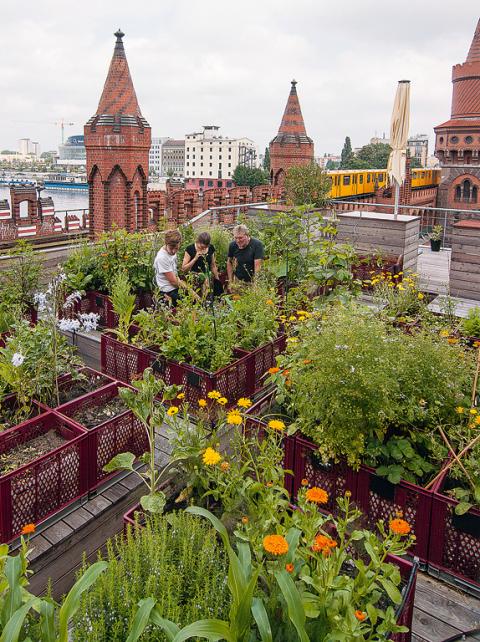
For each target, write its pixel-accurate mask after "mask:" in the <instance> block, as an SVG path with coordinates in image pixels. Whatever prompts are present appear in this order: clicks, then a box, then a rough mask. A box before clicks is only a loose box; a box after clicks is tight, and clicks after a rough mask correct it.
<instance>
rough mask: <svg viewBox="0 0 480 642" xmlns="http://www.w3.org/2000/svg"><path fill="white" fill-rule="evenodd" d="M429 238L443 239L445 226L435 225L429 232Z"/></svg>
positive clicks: (433, 239)
mask: <svg viewBox="0 0 480 642" xmlns="http://www.w3.org/2000/svg"><path fill="white" fill-rule="evenodd" d="M429 238H430V240H432V241H441V240H442V239H443V227H442V226H441V225H434V226H433V229H432V231H431V232H430V234H429Z"/></svg>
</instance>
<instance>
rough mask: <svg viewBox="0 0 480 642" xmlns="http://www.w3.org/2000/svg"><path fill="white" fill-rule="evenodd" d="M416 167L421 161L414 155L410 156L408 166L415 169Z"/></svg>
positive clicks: (419, 165)
mask: <svg viewBox="0 0 480 642" xmlns="http://www.w3.org/2000/svg"><path fill="white" fill-rule="evenodd" d="M418 167H422V163H421V162H420V160H419V159H418V158H417V157H416V156H412V158H410V168H411V169H416V168H418Z"/></svg>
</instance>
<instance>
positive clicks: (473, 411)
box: [470, 408, 478, 415]
mask: <svg viewBox="0 0 480 642" xmlns="http://www.w3.org/2000/svg"><path fill="white" fill-rule="evenodd" d="M477 412H478V411H477V409H476V408H470V414H471V415H476V414H477Z"/></svg>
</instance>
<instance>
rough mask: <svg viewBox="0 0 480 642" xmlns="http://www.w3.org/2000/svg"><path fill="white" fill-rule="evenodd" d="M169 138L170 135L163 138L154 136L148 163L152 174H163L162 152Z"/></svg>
mask: <svg viewBox="0 0 480 642" xmlns="http://www.w3.org/2000/svg"><path fill="white" fill-rule="evenodd" d="M167 140H169V138H168V136H165V137H163V138H152V146H151V147H150V153H149V155H148V165H149V171H150V174H155V175H156V176H161V175H162V153H163V145H164V144H165V143H166V142H167Z"/></svg>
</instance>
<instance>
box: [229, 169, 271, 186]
mask: <svg viewBox="0 0 480 642" xmlns="http://www.w3.org/2000/svg"><path fill="white" fill-rule="evenodd" d="M232 178H233V180H234V181H235V183H236V184H237V185H238V186H242V185H248V187H255V186H256V185H266V184H267V183H268V172H266V171H265V170H263V169H261V168H260V167H245V165H237V167H236V168H235V171H234V172H233V176H232Z"/></svg>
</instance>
